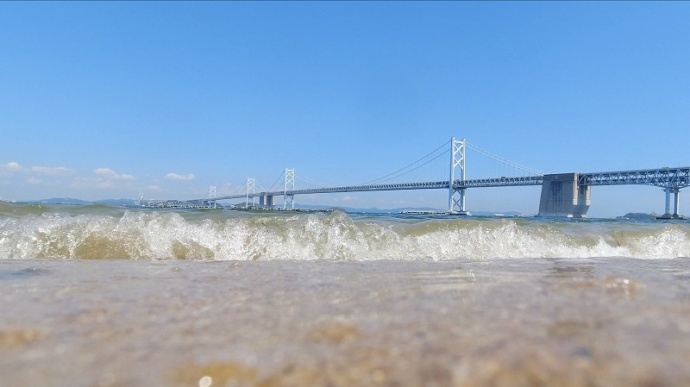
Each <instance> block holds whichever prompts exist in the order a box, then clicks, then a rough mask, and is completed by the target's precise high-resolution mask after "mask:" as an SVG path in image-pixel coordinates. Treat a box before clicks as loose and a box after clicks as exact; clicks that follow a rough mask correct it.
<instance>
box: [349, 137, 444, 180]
mask: <svg viewBox="0 0 690 387" xmlns="http://www.w3.org/2000/svg"><path fill="white" fill-rule="evenodd" d="M449 143H450V140H448V141H446V142H444V143H443V145H441V146H439V147H438V148H436V149H434V150H433V151H431V152H429V153H428V154H427V155H425V156H424V157H422V158H420V159H418V160H417V161H415V162H413V163H411V164H409V165H406V166H404V167H402V168H400V169H398V170H397V171H394V172H391V173H389V174H387V175H385V176H381V177H379V178H378V179H374V180H371V181H367V182H365V183H361V184H360V185H367V184H371V183H374V182H377V181H379V180H382V179H385V178H387V177H389V176H391V175H395V174H396V173H399V172H401V171H404V170H405V169H407V168H409V167H411V166H413V165H415V164H417V163H419V162H420V161H422V160H424V159H426V158H427V157H429V156H430V155H432V154H434V153H436V152H437V151H438V150H439V149H441V148H443V147H446V146H448V144H449ZM445 153H446V152H444V153H441V154H440V155H438V156H436V157H434V158H433V159H431V160H430V161H433V160H436V159H437V158H439V157H440V156H442V155H443V154H445ZM428 163H429V162H427V163H425V164H422V165H420V166H419V167H421V166H424V165H426V164H428ZM419 167H417V168H415V169H412V170H410V171H408V172H405V173H403V174H400V175H396V176H394V177H391V178H390V179H386V180H384V181H389V180H391V179H394V178H396V177H399V176H402V175H405V174H407V173H409V172H412V171H414V170H416V169H418V168H419Z"/></svg>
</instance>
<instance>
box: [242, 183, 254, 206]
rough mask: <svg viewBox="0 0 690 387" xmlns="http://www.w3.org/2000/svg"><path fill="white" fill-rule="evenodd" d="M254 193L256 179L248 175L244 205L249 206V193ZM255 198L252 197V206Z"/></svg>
mask: <svg viewBox="0 0 690 387" xmlns="http://www.w3.org/2000/svg"><path fill="white" fill-rule="evenodd" d="M254 193H256V179H254V178H253V177H248V178H247V199H246V201H245V203H244V206H245V207H249V194H254ZM255 200H256V198H254V197H252V206H253V205H254V201H255Z"/></svg>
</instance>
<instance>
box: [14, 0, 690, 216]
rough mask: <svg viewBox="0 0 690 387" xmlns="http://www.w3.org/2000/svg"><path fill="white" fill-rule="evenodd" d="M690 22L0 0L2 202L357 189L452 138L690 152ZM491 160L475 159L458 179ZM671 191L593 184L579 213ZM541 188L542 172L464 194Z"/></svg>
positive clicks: (483, 200) (659, 162) (560, 167)
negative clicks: (515, 184)
mask: <svg viewBox="0 0 690 387" xmlns="http://www.w3.org/2000/svg"><path fill="white" fill-rule="evenodd" d="M688 20H690V3H686V2H666V3H652V2H649V3H638V2H633V3H623V2H611V3H598V2H567V3H546V2H545V3H541V2H526V3H522V2H517V3H510V2H493V3H483V2H482V3H470V2H437V3H428V2H419V3H416V2H402V3H395V2H381V3H373V2H336V3H331V2H325V3H315V2H299V3H289V2H285V3H284V2H277V3H272V2H267V3H264V2H262V3H254V2H250V3H235V2H202V3H199V2H170V3H166V2H148V3H140V2H123V3H119V2H106V3H101V2H96V3H88V2H70V3H53V2H38V3H25V2H19V3H14V2H12V3H4V2H3V3H0V133H2V134H1V136H2V141H0V198H2V199H3V200H26V199H39V198H47V197H56V196H71V197H77V198H82V199H102V198H118V197H130V198H138V197H139V195H140V194H143V195H144V196H145V197H146V198H196V197H204V196H205V195H206V194H207V192H208V187H209V185H216V186H217V187H218V193H219V194H225V193H230V192H233V191H235V190H237V189H238V188H239V187H240V186H242V184H244V182H245V179H246V178H247V177H254V178H256V179H257V181H258V183H259V185H260V186H262V187H265V188H268V187H269V186H271V184H273V182H274V181H275V180H276V178H278V177H279V176H280V174H281V172H282V171H283V169H284V168H286V167H293V168H295V170H296V174H297V175H298V176H300V177H301V176H304V177H307V178H309V179H311V180H315V181H319V182H324V183H326V184H329V185H341V184H352V183H359V182H364V181H368V180H372V179H374V178H377V177H380V176H383V175H386V174H387V173H389V172H392V171H394V170H396V169H398V168H401V167H403V166H405V165H407V164H408V163H410V162H412V161H414V160H416V159H417V158H419V157H421V156H423V155H425V154H427V153H428V152H430V151H432V150H433V149H435V148H436V147H437V146H439V145H441V144H443V143H444V142H446V141H448V139H449V138H450V137H451V136H456V137H459V138H467V140H468V141H469V142H471V143H472V144H475V145H477V146H479V147H481V148H483V149H486V150H488V151H490V152H492V153H495V154H497V155H500V156H501V157H503V158H505V159H508V160H511V161H514V162H517V163H519V164H523V165H526V166H529V167H531V168H534V169H537V170H540V171H543V172H547V173H548V172H554V173H557V172H576V171H579V172H593V171H606V170H621V169H635V168H654V167H660V166H687V165H690V157H689V156H688V144H689V143H690V72H689V70H688V69H690V38H689V37H690V23H688ZM473 162H474V163H473ZM483 166H484V164H483V162H482V161H481V160H480V158H479V157H475V158H474V159H473V158H471V155H469V156H468V177H469V178H472V177H480V176H479V175H480V174H481V171H482V168H485V167H483ZM438 168H439V171H437V172H434V173H433V176H432V175H431V174H430V180H435V179H436V178H437V177H438V175H439V174H440V175H442V176H445V175H446V174H447V170H446V171H443V170H442V169H443V165H441V166H439V167H438ZM420 172H421V171H420ZM420 178H422V179H423V178H424V176H420ZM297 184H298V187H299V186H300V185H302V186H305V183H303V181H301V180H298V181H297ZM689 192H690V191H689ZM683 193H684V192H683ZM683 193H682V194H681V212H684V211H683V209H684V208H685V207H683V206H684V201H683V198H684V196H683ZM446 196H447V193H445V192H424V191H419V192H406V193H378V194H372V193H356V194H348V195H345V194H343V195H319V196H309V197H307V196H305V197H298V198H297V199H296V202H297V203H300V202H302V203H315V204H317V203H318V204H322V203H323V204H331V205H350V206H360V207H370V206H378V207H383V208H385V207H389V208H390V207H401V206H435V207H444V206H445V201H446V200H447V199H446ZM663 200H664V196H663V193H662V192H661V190H660V189H658V188H653V187H595V189H594V190H593V198H592V201H593V205H592V207H591V209H590V215H591V216H614V215H620V214H623V213H625V212H628V211H646V212H652V211H656V212H661V211H663ZM538 201H539V188H538V187H532V188H511V189H482V190H474V191H473V190H470V191H469V193H468V198H467V203H468V207H469V210H494V211H507V210H518V211H524V212H526V213H535V212H536V211H537V208H538ZM688 206H690V204H688ZM688 208H690V207H688Z"/></svg>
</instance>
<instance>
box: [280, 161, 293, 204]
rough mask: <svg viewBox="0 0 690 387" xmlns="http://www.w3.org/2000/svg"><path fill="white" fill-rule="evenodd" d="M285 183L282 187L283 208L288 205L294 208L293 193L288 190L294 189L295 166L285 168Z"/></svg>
mask: <svg viewBox="0 0 690 387" xmlns="http://www.w3.org/2000/svg"><path fill="white" fill-rule="evenodd" d="M284 176H285V185H284V188H283V209H284V210H285V209H287V208H288V206H290V209H291V210H294V209H295V195H290V194H288V192H289V191H294V190H295V168H292V169H290V168H285V173H284Z"/></svg>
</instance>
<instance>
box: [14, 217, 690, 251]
mask: <svg viewBox="0 0 690 387" xmlns="http://www.w3.org/2000/svg"><path fill="white" fill-rule="evenodd" d="M230 213H232V214H230ZM615 256H624V257H633V258H676V257H689V256H690V226H689V225H688V224H686V223H660V222H659V223H655V222H650V223H632V222H625V221H606V222H602V221H572V220H571V221H568V220H543V219H542V220H539V219H525V218H510V219H482V218H466V219H465V218H455V219H421V220H420V219H401V218H395V217H391V216H367V217H364V216H361V217H360V216H355V215H353V216H350V215H348V214H345V213H343V212H338V211H336V212H334V213H332V214H329V215H326V214H308V215H307V214H294V213H280V214H278V213H276V214H270V213H269V214H246V213H238V212H235V211H196V212H173V211H170V212H168V211H143V210H126V209H120V208H112V207H107V206H82V207H73V208H67V209H65V208H57V209H50V208H48V209H47V208H45V207H40V206H10V205H5V204H3V205H2V208H0V258H1V259H21V258H70V259H199V260H362V261H367V260H452V259H477V260H483V259H494V258H543V257H554V258H569V257H573V258H587V257H615Z"/></svg>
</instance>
